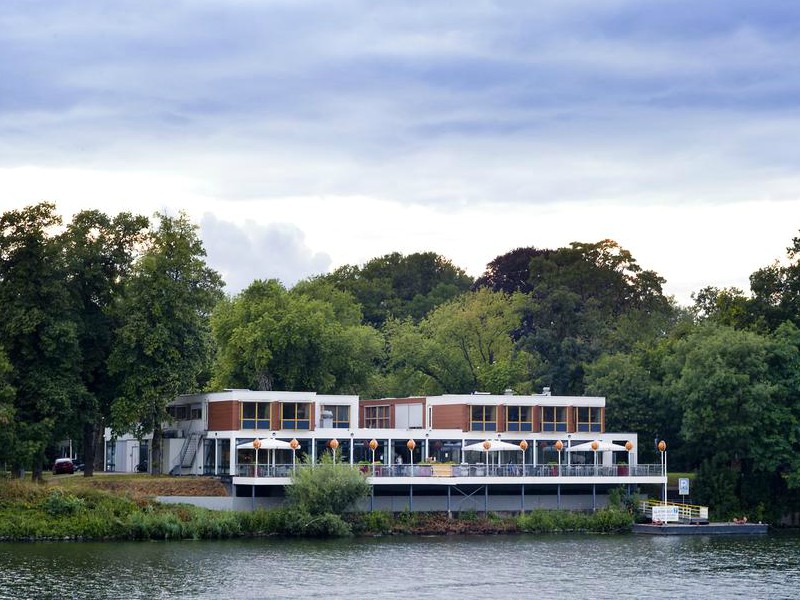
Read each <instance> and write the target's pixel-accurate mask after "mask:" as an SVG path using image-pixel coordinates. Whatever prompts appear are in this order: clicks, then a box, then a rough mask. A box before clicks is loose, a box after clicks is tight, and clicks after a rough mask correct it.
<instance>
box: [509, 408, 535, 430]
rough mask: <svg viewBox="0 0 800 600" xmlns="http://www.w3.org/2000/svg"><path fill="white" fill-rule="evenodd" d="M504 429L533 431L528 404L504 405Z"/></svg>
mask: <svg viewBox="0 0 800 600" xmlns="http://www.w3.org/2000/svg"><path fill="white" fill-rule="evenodd" d="M506 431H533V421H532V420H531V407H530V406H506Z"/></svg>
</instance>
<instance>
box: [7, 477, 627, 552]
mask: <svg viewBox="0 0 800 600" xmlns="http://www.w3.org/2000/svg"><path fill="white" fill-rule="evenodd" d="M351 470H352V469H351ZM632 522H633V518H632V516H631V514H630V513H629V512H627V511H624V510H620V509H615V508H607V509H603V510H599V511H597V512H596V513H571V512H569V511H544V510H537V511H533V512H530V513H527V514H525V515H518V516H505V517H499V516H497V515H494V514H489V515H484V514H480V515H479V514H477V513H475V512H464V513H461V514H459V513H456V515H455V516H454V518H450V517H448V515H447V514H446V513H411V512H402V513H399V514H397V515H393V514H390V513H386V512H380V511H376V512H348V513H345V514H343V515H339V514H335V513H332V512H321V513H316V514H312V513H309V512H307V511H305V510H302V509H300V508H298V507H297V506H284V507H281V508H277V509H272V510H263V509H257V510H254V511H213V510H208V509H204V508H198V507H195V506H190V505H184V504H160V503H158V502H154V501H152V500H148V499H143V498H136V497H131V496H127V495H125V494H119V493H116V494H115V493H111V492H108V491H103V490H96V489H90V488H81V487H76V488H74V489H61V488H59V487H49V486H41V485H32V484H29V483H23V482H19V481H12V482H3V481H2V480H0V541H6V540H180V539H195V540H199V539H227V538H235V537H259V536H275V535H278V536H286V537H343V536H349V535H353V534H358V535H387V534H395V535H396V534H411V535H447V534H497V533H518V532H520V533H521V532H525V533H559V532H576V531H580V532H596V533H609V532H624V531H630V528H631V524H632Z"/></svg>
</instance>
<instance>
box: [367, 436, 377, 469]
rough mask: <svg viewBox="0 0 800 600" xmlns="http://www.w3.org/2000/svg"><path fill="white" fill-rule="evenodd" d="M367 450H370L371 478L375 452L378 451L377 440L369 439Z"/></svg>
mask: <svg viewBox="0 0 800 600" xmlns="http://www.w3.org/2000/svg"><path fill="white" fill-rule="evenodd" d="M369 449H370V450H372V476H373V477H374V476H375V450H377V449H378V440H376V439H374V438H373V439H371V440H370V441H369Z"/></svg>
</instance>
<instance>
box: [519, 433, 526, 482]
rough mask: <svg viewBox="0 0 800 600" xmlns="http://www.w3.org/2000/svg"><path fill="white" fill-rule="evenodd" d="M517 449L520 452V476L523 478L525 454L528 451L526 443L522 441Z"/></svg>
mask: <svg viewBox="0 0 800 600" xmlns="http://www.w3.org/2000/svg"><path fill="white" fill-rule="evenodd" d="M519 449H520V450H522V476H523V477H524V476H525V452H526V451H527V450H528V442H526V441H525V440H522V441H521V442H520V443H519Z"/></svg>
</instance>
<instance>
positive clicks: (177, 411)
mask: <svg viewBox="0 0 800 600" xmlns="http://www.w3.org/2000/svg"><path fill="white" fill-rule="evenodd" d="M167 414H168V415H169V416H170V417H172V418H173V419H175V420H176V421H185V420H186V419H188V418H189V407H188V406H186V405H185V404H184V405H182V406H169V407H167Z"/></svg>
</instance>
